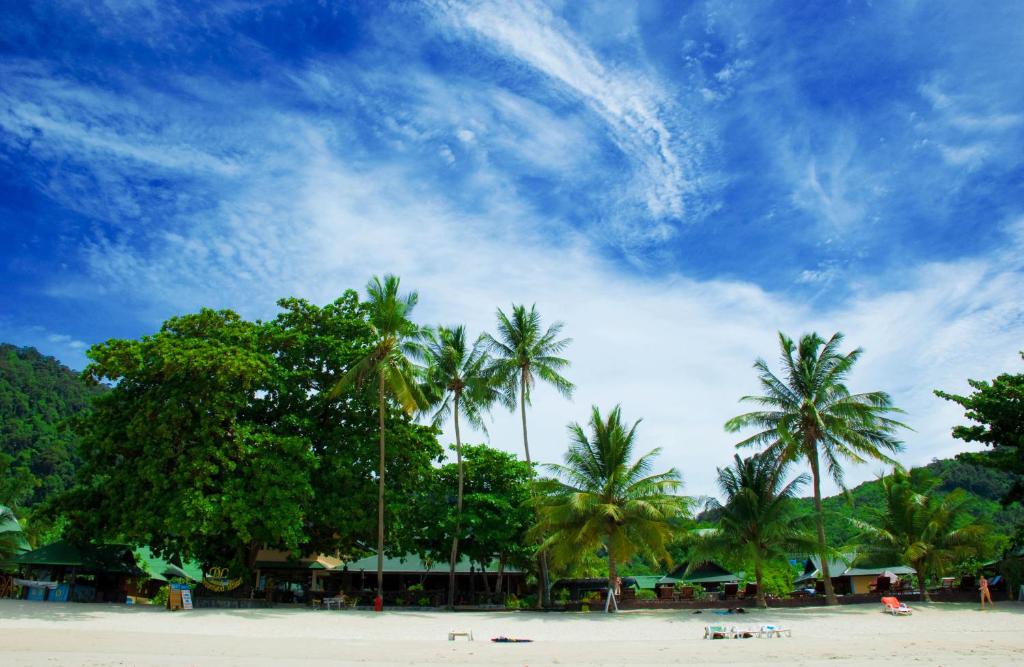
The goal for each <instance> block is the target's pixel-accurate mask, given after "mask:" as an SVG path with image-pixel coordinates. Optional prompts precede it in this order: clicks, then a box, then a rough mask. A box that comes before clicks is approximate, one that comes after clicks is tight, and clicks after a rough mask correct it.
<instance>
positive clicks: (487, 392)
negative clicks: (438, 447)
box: [424, 326, 503, 607]
mask: <svg viewBox="0 0 1024 667" xmlns="http://www.w3.org/2000/svg"><path fill="white" fill-rule="evenodd" d="M424 357H425V361H426V382H425V386H426V392H427V394H428V396H429V398H430V402H431V404H432V405H434V406H436V408H437V411H436V412H435V413H434V418H433V421H434V424H435V425H438V426H439V425H440V424H442V423H443V422H444V421H446V420H447V419H448V417H449V416H451V417H452V419H453V421H454V424H455V457H456V461H457V465H458V476H459V492H458V500H457V501H456V513H455V532H454V533H453V534H452V553H451V560H450V562H449V570H448V606H449V607H452V606H454V605H455V564H456V562H458V558H459V532H460V531H461V529H462V496H463V488H464V483H465V475H464V473H463V468H462V433H461V431H460V429H459V416H460V415H463V416H465V417H466V419H467V421H469V423H470V424H471V425H473V426H475V427H476V428H478V429H480V430H481V431H483V432H484V433H487V427H486V426H485V425H484V422H483V419H482V417H483V414H484V413H485V412H487V411H489V410H490V409H491V406H492V405H493V404H494V402H495V401H499V400H502V399H503V394H502V392H501V391H500V390H499V388H498V385H497V384H496V383H495V382H494V375H493V372H492V371H493V369H492V366H491V358H490V356H489V355H488V354H487V350H486V342H485V341H484V338H483V336H481V337H479V338H477V340H476V342H474V343H473V345H472V347H470V346H469V345H468V343H467V340H466V328H465V327H463V326H457V327H451V328H448V327H439V328H438V329H437V331H436V332H433V331H430V332H427V342H426V345H425V346H424Z"/></svg>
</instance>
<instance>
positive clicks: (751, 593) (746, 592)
mask: <svg viewBox="0 0 1024 667" xmlns="http://www.w3.org/2000/svg"><path fill="white" fill-rule="evenodd" d="M740 597H742V598H744V599H746V600H753V599H754V598H756V597H757V584H747V586H746V588H744V589H743V595H741V596H740Z"/></svg>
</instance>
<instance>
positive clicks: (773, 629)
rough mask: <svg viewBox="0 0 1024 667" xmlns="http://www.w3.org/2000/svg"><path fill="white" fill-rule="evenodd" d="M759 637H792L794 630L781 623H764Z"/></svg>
mask: <svg viewBox="0 0 1024 667" xmlns="http://www.w3.org/2000/svg"><path fill="white" fill-rule="evenodd" d="M758 636H759V637H765V638H767V639H772V638H774V637H792V636H793V631H792V630H790V629H789V628H784V627H782V626H781V625H762V626H761V630H760V634H759V635H758Z"/></svg>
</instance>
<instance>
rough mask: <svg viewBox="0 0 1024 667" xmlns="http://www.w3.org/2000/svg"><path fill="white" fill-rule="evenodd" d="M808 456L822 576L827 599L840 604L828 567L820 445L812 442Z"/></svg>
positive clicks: (828, 601) (831, 602) (829, 602)
mask: <svg viewBox="0 0 1024 667" xmlns="http://www.w3.org/2000/svg"><path fill="white" fill-rule="evenodd" d="M807 456H808V458H809V459H810V461H811V477H812V478H813V483H814V515H815V516H814V518H815V523H816V524H817V528H818V554H819V558H821V576H822V578H823V579H824V580H825V601H826V602H827V603H828V604H839V600H838V599H836V594H835V591H833V590H832V573H831V572H829V569H828V555H827V553H826V550H825V511H824V509H822V506H821V474H820V471H819V470H818V447H817V444H816V443H812V444H811V445H810V446H809V447H808V451H807Z"/></svg>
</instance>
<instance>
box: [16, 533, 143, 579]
mask: <svg viewBox="0 0 1024 667" xmlns="http://www.w3.org/2000/svg"><path fill="white" fill-rule="evenodd" d="M14 562H15V563H17V564H18V565H36V566H38V565H50V566H64V567H75V568H79V569H81V570H87V571H94V572H112V573H119V574H132V575H139V574H144V572H142V570H140V569H139V567H138V566H137V565H136V564H135V555H134V554H133V553H132V550H131V547H127V546H125V545H123V544H89V545H84V546H81V547H79V546H76V545H74V544H71V543H70V542H64V541H60V542H54V543H53V544H47V545H46V546H45V547H40V548H39V549H36V550H35V551H29V552H28V553H24V554H21V555H20V556H17V557H15V558H14Z"/></svg>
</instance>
